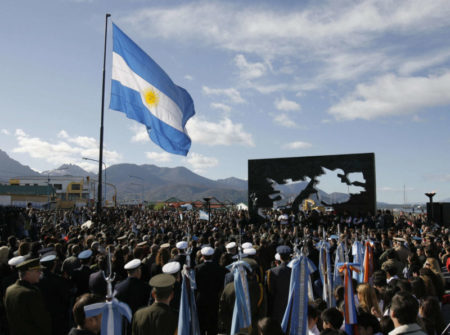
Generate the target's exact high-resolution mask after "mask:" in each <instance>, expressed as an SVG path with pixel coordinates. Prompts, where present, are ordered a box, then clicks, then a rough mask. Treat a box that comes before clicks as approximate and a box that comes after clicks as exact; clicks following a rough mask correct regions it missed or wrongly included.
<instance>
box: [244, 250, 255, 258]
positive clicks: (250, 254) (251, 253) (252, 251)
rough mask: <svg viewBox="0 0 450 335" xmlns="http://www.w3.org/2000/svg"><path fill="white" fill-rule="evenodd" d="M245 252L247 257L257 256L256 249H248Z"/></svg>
mask: <svg viewBox="0 0 450 335" xmlns="http://www.w3.org/2000/svg"><path fill="white" fill-rule="evenodd" d="M243 252H244V254H245V255H248V256H253V255H256V249H255V248H246V249H244V250H243Z"/></svg>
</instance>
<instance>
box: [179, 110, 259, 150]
mask: <svg viewBox="0 0 450 335" xmlns="http://www.w3.org/2000/svg"><path fill="white" fill-rule="evenodd" d="M186 128H187V131H188V133H189V136H190V137H191V140H192V142H196V143H201V144H206V145H210V146H214V145H226V146H229V145H235V144H238V145H244V146H250V147H253V146H254V145H255V144H254V142H253V137H252V135H251V134H250V133H247V132H246V131H245V130H244V127H243V125H242V124H240V123H233V121H231V120H230V119H229V118H223V119H222V120H220V121H219V122H218V123H214V122H209V121H206V120H202V119H200V118H198V117H194V118H192V119H190V120H189V122H188V123H187V124H186Z"/></svg>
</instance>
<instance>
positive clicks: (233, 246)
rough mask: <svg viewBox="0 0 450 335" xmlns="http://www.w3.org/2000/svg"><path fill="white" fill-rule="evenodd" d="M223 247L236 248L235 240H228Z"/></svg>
mask: <svg viewBox="0 0 450 335" xmlns="http://www.w3.org/2000/svg"><path fill="white" fill-rule="evenodd" d="M225 248H227V249H233V248H236V242H230V243H228V244H227V245H226V246H225Z"/></svg>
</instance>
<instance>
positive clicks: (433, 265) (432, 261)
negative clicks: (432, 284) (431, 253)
mask: <svg viewBox="0 0 450 335" xmlns="http://www.w3.org/2000/svg"><path fill="white" fill-rule="evenodd" d="M423 267H424V268H428V269H430V270H431V271H433V272H434V273H435V274H436V275H437V276H438V277H439V278H441V281H442V283H443V284H444V283H445V279H444V276H443V275H442V272H441V268H440V266H439V262H438V260H437V259H436V258H433V257H428V258H427V260H426V261H425V263H424V264H423Z"/></svg>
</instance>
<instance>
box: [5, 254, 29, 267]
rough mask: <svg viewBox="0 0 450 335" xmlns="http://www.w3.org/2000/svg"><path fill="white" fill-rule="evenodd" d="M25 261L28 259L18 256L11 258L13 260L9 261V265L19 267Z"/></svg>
mask: <svg viewBox="0 0 450 335" xmlns="http://www.w3.org/2000/svg"><path fill="white" fill-rule="evenodd" d="M25 259H26V258H25V257H24V256H16V257H13V258H11V259H10V260H9V261H8V265H10V266H16V265H19V264H20V263H22V262H23V261H24V260H25Z"/></svg>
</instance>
